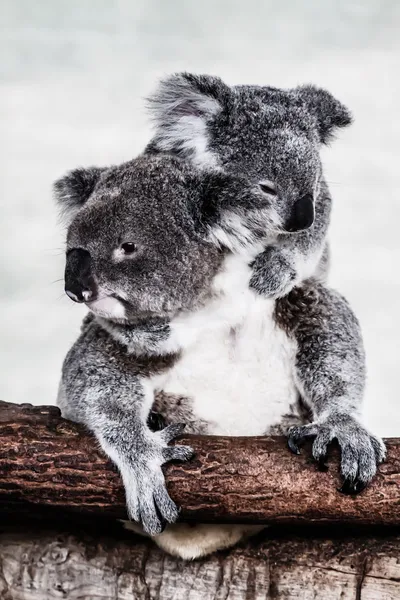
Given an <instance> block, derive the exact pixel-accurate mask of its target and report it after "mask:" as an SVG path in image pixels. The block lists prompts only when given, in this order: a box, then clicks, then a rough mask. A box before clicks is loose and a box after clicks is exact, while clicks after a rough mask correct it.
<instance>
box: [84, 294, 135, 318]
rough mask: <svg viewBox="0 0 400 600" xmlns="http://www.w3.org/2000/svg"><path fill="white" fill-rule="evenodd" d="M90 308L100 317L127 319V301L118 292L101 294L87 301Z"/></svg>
mask: <svg viewBox="0 0 400 600" xmlns="http://www.w3.org/2000/svg"><path fill="white" fill-rule="evenodd" d="M85 304H86V306H87V307H88V309H89V310H90V311H91V312H92V313H94V314H95V315H97V316H99V317H103V318H105V319H115V320H118V321H119V320H122V321H125V320H126V317H127V311H126V308H127V302H126V301H125V300H123V299H122V298H121V297H120V296H117V295H116V294H109V295H107V296H100V297H98V298H94V299H93V300H88V301H87V302H85Z"/></svg>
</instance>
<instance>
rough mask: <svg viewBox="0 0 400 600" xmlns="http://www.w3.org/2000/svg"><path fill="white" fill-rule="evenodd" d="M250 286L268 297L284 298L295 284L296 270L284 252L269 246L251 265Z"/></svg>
mask: <svg viewBox="0 0 400 600" xmlns="http://www.w3.org/2000/svg"><path fill="white" fill-rule="evenodd" d="M250 266H251V268H252V275H251V278H250V287H251V288H252V289H253V290H255V291H256V292H258V293H259V294H261V295H262V296H266V297H267V298H272V299H276V298H283V297H284V296H286V295H287V294H288V293H289V292H290V291H291V290H292V289H293V287H294V286H295V283H296V276H297V274H296V271H295V269H294V268H293V266H292V265H291V264H290V262H289V260H288V259H287V258H286V256H285V255H284V253H283V252H282V251H281V250H279V249H278V248H275V247H274V246H269V247H268V248H266V250H264V252H262V253H261V254H259V255H258V256H256V258H255V260H254V261H253V262H252V264H251V265H250Z"/></svg>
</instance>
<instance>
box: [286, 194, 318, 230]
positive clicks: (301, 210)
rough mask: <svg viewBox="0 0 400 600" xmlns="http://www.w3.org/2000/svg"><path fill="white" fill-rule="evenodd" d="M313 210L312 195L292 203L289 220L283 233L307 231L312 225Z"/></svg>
mask: <svg viewBox="0 0 400 600" xmlns="http://www.w3.org/2000/svg"><path fill="white" fill-rule="evenodd" d="M314 217H315V210H314V198H313V195H312V194H306V195H305V196H303V197H302V198H300V199H299V200H297V202H295V203H294V205H293V209H292V214H291V216H290V219H289V220H288V221H287V223H286V224H285V231H289V232H291V233H294V232H295V231H302V230H303V229H308V228H309V227H311V225H312V224H313V223H314Z"/></svg>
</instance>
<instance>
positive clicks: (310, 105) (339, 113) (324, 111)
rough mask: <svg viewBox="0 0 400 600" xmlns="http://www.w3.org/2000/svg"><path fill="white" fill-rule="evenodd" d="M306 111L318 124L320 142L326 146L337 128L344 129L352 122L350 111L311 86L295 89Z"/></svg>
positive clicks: (327, 94) (326, 93) (330, 95)
mask: <svg viewBox="0 0 400 600" xmlns="http://www.w3.org/2000/svg"><path fill="white" fill-rule="evenodd" d="M297 92H298V94H299V96H300V97H301V99H302V100H303V101H304V102H305V104H306V106H307V109H308V111H309V113H310V114H312V115H313V116H314V117H315V118H316V119H317V123H318V130H319V136H320V139H321V142H322V143H323V144H326V143H327V142H329V140H330V139H331V138H332V136H333V134H334V131H335V129H336V128H337V127H346V126H347V125H350V123H351V122H352V117H351V113H350V111H349V110H348V109H347V108H346V107H345V106H344V105H343V104H342V103H341V102H339V100H336V98H334V96H332V94H330V93H329V92H327V91H326V90H323V89H321V88H317V87H315V86H313V85H305V86H302V87H300V88H297Z"/></svg>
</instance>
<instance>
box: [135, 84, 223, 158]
mask: <svg viewBox="0 0 400 600" xmlns="http://www.w3.org/2000/svg"><path fill="white" fill-rule="evenodd" d="M230 95H231V90H230V88H229V86H227V85H226V84H225V83H224V82H223V81H222V80H221V79H219V77H212V76H210V75H193V74H191V73H176V74H175V75H171V76H170V77H167V78H166V79H164V80H163V81H161V82H160V83H159V85H158V88H157V89H156V91H155V92H154V93H153V94H152V95H151V96H150V97H149V98H148V99H147V106H148V110H149V113H150V116H151V118H152V120H153V121H154V123H155V137H154V139H153V140H152V142H151V143H150V146H149V148H148V150H149V151H152V150H158V151H165V152H176V153H178V154H180V155H183V156H187V157H191V158H194V159H195V160H196V159H197V162H198V163H199V165H201V164H202V163H204V164H206V163H210V155H209V154H207V141H208V140H207V131H206V126H207V123H208V121H210V120H211V119H212V118H214V117H215V116H216V115H217V114H218V113H220V112H221V111H222V110H223V108H224V107H225V106H226V104H227V102H228V101H229V97H230Z"/></svg>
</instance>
